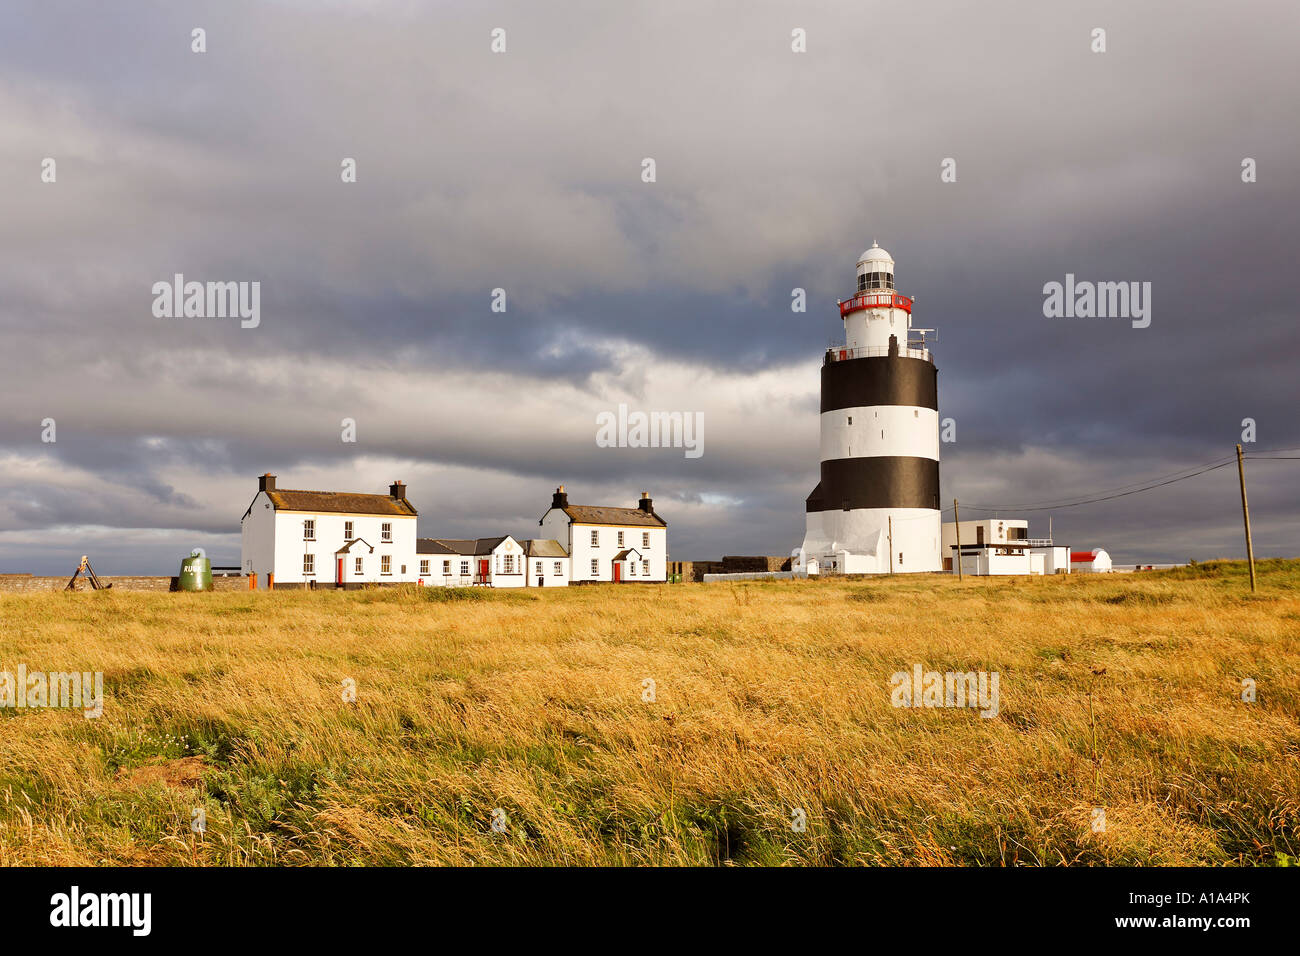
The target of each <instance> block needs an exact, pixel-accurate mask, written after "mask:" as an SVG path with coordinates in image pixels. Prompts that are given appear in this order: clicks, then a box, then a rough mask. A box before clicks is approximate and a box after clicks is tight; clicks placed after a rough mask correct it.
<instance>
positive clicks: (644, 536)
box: [641, 531, 650, 548]
mask: <svg viewBox="0 0 1300 956" xmlns="http://www.w3.org/2000/svg"><path fill="white" fill-rule="evenodd" d="M641 547H642V548H648V547H650V532H649V531H642V532H641Z"/></svg>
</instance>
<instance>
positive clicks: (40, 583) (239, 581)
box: [0, 574, 248, 593]
mask: <svg viewBox="0 0 1300 956" xmlns="http://www.w3.org/2000/svg"><path fill="white" fill-rule="evenodd" d="M70 577H72V575H71V574H61V575H59V576H58V577H51V576H47V575H34V574H0V592H10V593H13V592H24V591H62V590H63V589H64V588H65V587H66V586H67V584H68V578H70ZM99 580H100V583H101V584H111V585H113V589H114V590H122V591H172V590H175V588H176V586H177V581H178V578H177V577H176V576H174V575H173V576H171V577H168V576H167V575H142V574H134V575H133V574H117V575H108V574H101V575H100V576H99ZM90 589H91V588H90V582H89V581H87V580H86V577H85V575H80V576H79V577H78V578H77V584H76V590H78V591H89V590H90ZM212 590H214V591H246V590H248V579H247V578H243V577H230V578H227V577H214V578H213V579H212Z"/></svg>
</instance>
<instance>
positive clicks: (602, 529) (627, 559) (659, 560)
mask: <svg viewBox="0 0 1300 956" xmlns="http://www.w3.org/2000/svg"><path fill="white" fill-rule="evenodd" d="M537 523H538V524H539V525H541V528H542V537H543V538H544V539H545V538H551V539H554V540H555V541H558V542H559V544H560V546H561V547H562V548H564V549H565V550H566V551H567V552H568V554H569V561H570V568H571V570H570V574H571V580H572V581H573V582H574V583H580V582H584V581H613V582H615V583H624V584H630V583H635V582H637V581H647V582H655V581H660V582H662V581H666V580H667V579H668V522H666V521H665V520H664V519H663V518H661V517H659V515H657V514H656V513H655V509H654V501H652V500H651V498H650V495H649V494H648V493H647V492H644V491H643V492H641V500H640V501H638V502H637V506H636V507H635V508H615V507H610V506H607V505H571V504H569V496H568V494H567V493H566V492H565V490H564V485H560V487H558V488H556V489H555V494H554V495H553V496H552V497H551V507H550V508H549V509H547V511H546V514H544V515H542V518H541V520H540V521H538V522H537Z"/></svg>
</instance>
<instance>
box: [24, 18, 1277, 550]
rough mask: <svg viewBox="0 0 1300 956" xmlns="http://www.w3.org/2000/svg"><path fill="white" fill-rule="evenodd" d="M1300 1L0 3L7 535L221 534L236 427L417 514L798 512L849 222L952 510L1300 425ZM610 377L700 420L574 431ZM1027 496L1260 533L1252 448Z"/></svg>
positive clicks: (746, 525)
mask: <svg viewBox="0 0 1300 956" xmlns="http://www.w3.org/2000/svg"><path fill="white" fill-rule="evenodd" d="M196 27H201V28H203V29H205V30H206V45H207V52H205V53H194V52H192V50H191V44H192V39H191V31H192V30H193V29H194V28H196ZM497 27H500V28H503V29H504V30H505V31H506V52H505V53H497V54H494V53H493V52H492V51H491V49H490V44H491V36H490V34H491V31H492V30H493V29H494V28H497ZM1097 27H1100V28H1104V29H1105V31H1106V37H1105V40H1106V51H1105V52H1104V53H1095V52H1093V51H1092V49H1091V47H1092V45H1093V39H1092V31H1093V29H1094V28H1097ZM795 28H801V29H803V30H805V31H806V35H807V52H806V53H795V52H792V50H791V31H792V30H794V29H795ZM1297 36H1300V6H1297V5H1296V4H1294V3H1291V2H1282V0H1276V2H1260V0H1256V2H1244V3H1239V4H1235V5H1233V6H1232V7H1231V9H1230V10H1227V9H1225V8H1224V7H1223V6H1222V4H1220V3H1208V2H1177V3H1172V2H1170V3H1162V4H1157V3H1144V4H1134V3H1131V2H1116V3H1105V2H1089V3H1050V4H1048V3H1042V2H1041V0H1025V2H998V3H994V4H972V3H966V2H942V3H940V2H934V3H928V2H907V3H902V2H895V3H886V2H855V3H849V2H838V3H808V2H799V3H794V2H786V3H753V2H746V3H741V2H739V0H737V2H734V3H709V2H700V0H684V2H680V3H678V2H664V0H657V2H653V3H651V2H626V3H610V2H608V0H599V2H597V0H593V2H570V0H557V2H548V3H545V4H542V3H533V2H520V3H483V2H475V3H468V2H467V3H450V2H444V3H437V4H433V3H430V4H417V3H407V2H387V3H379V2H350V3H345V2H334V3H322V2H319V0H316V2H307V0H301V2H262V3H239V2H231V0H221V2H214V3H184V4H176V3H165V2H157V3H131V2H119V3H113V4H105V3H100V2H90V0H85V2H60V0H39V2H30V3H25V2H9V3H6V4H5V5H4V7H3V8H2V9H0V67H2V69H0V184H2V185H0V189H2V192H0V198H2V202H0V330H2V331H3V342H4V348H3V349H2V350H0V373H2V378H3V383H4V384H3V389H4V393H3V394H4V402H3V413H2V414H0V571H7V572H15V571H33V572H36V573H71V570H72V568H73V567H74V566H75V564H76V561H77V558H78V557H79V556H80V555H81V554H83V553H87V554H89V555H90V556H91V560H92V561H93V562H94V564H95V566H96V569H97V570H98V571H100V573H105V574H116V573H131V572H137V573H175V570H176V567H177V566H178V563H179V561H180V559H181V557H182V556H184V555H186V554H188V553H189V550H190V549H191V548H193V547H199V546H201V547H204V548H206V549H207V551H208V554H209V556H210V557H211V558H212V559H213V562H214V564H222V565H226V564H229V565H233V564H237V563H238V562H239V520H240V516H241V515H242V514H243V512H244V509H245V508H246V507H247V506H248V503H249V502H250V500H251V499H252V497H253V495H254V494H255V493H256V489H257V481H256V476H257V475H258V474H260V473H262V472H265V471H271V472H274V473H276V474H277V475H278V476H279V484H280V486H281V487H286V488H307V489H319V490H344V491H373V492H383V491H385V490H386V489H387V486H388V484H389V482H390V481H392V480H394V479H401V480H404V481H405V482H406V483H407V485H408V488H409V492H408V493H409V497H410V499H411V501H412V503H413V504H414V505H415V506H416V507H417V509H419V511H420V515H421V517H420V533H421V534H422V535H425V536H434V535H436V536H445V537H472V536H488V535H494V534H503V533H513V534H515V535H516V536H531V535H533V534H535V532H536V527H537V524H536V522H537V519H538V518H539V517H540V516H541V514H542V513H543V512H544V511H545V510H546V508H547V507H548V505H549V502H550V495H551V491H552V490H553V488H554V486H555V485H556V484H559V483H561V482H563V483H565V484H566V485H567V486H568V489H569V492H570V500H571V501H573V502H575V503H584V504H613V505H633V504H634V503H635V500H636V498H637V495H638V492H640V491H642V490H648V491H650V493H651V494H652V495H653V497H654V499H655V503H656V507H657V509H658V510H659V511H660V513H661V514H663V516H664V517H665V518H666V519H667V521H668V523H669V528H670V539H669V547H670V551H671V553H672V557H674V558H687V559H689V558H698V559H704V558H717V557H719V556H721V555H723V554H788V553H789V552H790V550H791V549H792V548H794V547H796V546H798V545H799V543H800V542H801V540H802V537H803V528H804V511H803V500H804V497H805V496H806V495H807V494H808V492H809V491H810V490H811V489H812V487H813V486H814V485H815V484H816V482H817V473H818V453H817V435H818V421H817V408H818V405H817V390H818V375H819V367H820V361H821V355H822V352H823V350H824V349H825V348H826V346H827V344H828V343H830V342H831V341H834V340H835V339H836V338H837V337H842V335H843V331H842V325H841V322H840V320H839V316H838V310H837V309H836V306H835V301H836V299H837V298H843V297H847V296H848V295H850V294H852V292H853V289H854V264H855V262H856V260H857V258H858V256H859V254H860V253H861V252H862V250H863V249H864V248H866V247H868V246H870V245H871V243H872V241H873V240H876V241H878V242H879V243H880V245H881V246H883V247H884V248H886V249H888V250H889V252H890V253H891V254H892V255H893V257H894V258H895V260H896V262H897V266H896V270H897V271H896V274H897V283H898V287H899V290H900V291H901V292H904V293H906V294H909V295H914V296H916V298H917V308H916V319H917V320H918V324H919V325H921V326H924V327H926V328H934V329H937V330H938V338H937V340H936V341H935V342H934V354H935V358H936V362H937V364H938V367H939V403H940V415H941V416H942V417H946V418H952V419H953V420H954V421H955V422H956V438H957V440H956V441H955V442H952V443H946V444H944V445H943V446H942V463H941V471H940V473H941V478H942V483H943V497H944V499H945V501H946V502H948V503H949V504H950V503H951V499H952V498H953V497H958V498H960V499H961V500H962V502H963V517H966V516H967V514H969V516H970V517H979V516H983V513H982V512H979V511H977V510H976V507H977V506H992V507H999V508H1002V509H1003V510H1001V511H1000V512H999V514H1002V515H1004V516H1014V515H1015V513H1016V511H1015V509H1016V508H1020V507H1025V506H1028V505H1032V504H1038V503H1045V502H1064V501H1070V500H1075V499H1077V498H1081V497H1086V496H1088V495H1090V494H1093V493H1096V492H1099V491H1106V490H1109V489H1113V488H1116V487H1117V486H1126V485H1132V484H1133V483H1135V482H1139V481H1141V480H1142V479H1144V478H1148V477H1159V476H1162V475H1166V474H1169V473H1172V472H1175V471H1177V470H1178V469H1181V468H1187V467H1190V466H1194V465H1198V464H1201V463H1203V462H1209V461H1212V460H1218V459H1221V458H1224V457H1225V456H1228V455H1231V454H1232V452H1233V447H1232V446H1233V444H1234V443H1235V442H1237V441H1239V440H1241V432H1242V425H1241V422H1242V419H1244V418H1252V419H1254V420H1255V422H1256V423H1257V438H1258V441H1257V443H1256V444H1255V445H1253V446H1252V445H1247V446H1246V447H1247V450H1248V453H1249V452H1250V451H1252V450H1258V453H1260V454H1262V453H1263V450H1264V449H1276V448H1288V447H1292V448H1294V447H1297V446H1300V423H1298V422H1297V414H1296V413H1297V404H1298V402H1297V400H1298V399H1300V375H1298V374H1297V371H1298V369H1297V365H1298V359H1300V348H1297V342H1298V340H1300V333H1297V330H1296V317H1297V315H1296V313H1297V309H1296V305H1295V303H1296V296H1297V289H1296V282H1295V274H1296V260H1297V250H1298V249H1300V243H1298V242H1297V239H1298V238H1300V216H1298V215H1297V210H1298V209H1300V148H1298V147H1300V131H1298V125H1297V123H1296V117H1297V116H1298V115H1300V84H1298V83H1297V82H1296V79H1295V75H1296V74H1295V69H1296V64H1295V52H1294V44H1295V39H1296V37H1297ZM47 157H51V158H53V159H54V160H55V161H56V176H57V178H56V181H55V182H53V183H48V182H43V181H42V178H41V173H42V161H43V160H44V159H45V158H47ZM345 157H351V158H354V159H355V160H356V163H357V182H355V183H344V182H342V178H341V175H340V172H341V166H340V164H341V162H342V161H343V159H344V158H345ZM647 157H650V158H653V159H654V160H655V164H656V175H657V179H656V181H655V182H653V183H646V182H643V181H642V160H643V159H644V158H647ZM949 157H950V158H952V159H954V160H955V161H956V172H957V180H956V182H950V183H945V182H942V181H941V178H940V166H941V163H942V161H943V160H944V159H945V158H949ZM1246 157H1250V158H1253V159H1254V160H1255V161H1256V163H1257V170H1258V181H1257V182H1254V183H1244V182H1243V181H1242V161H1243V159H1244V158H1246ZM175 273H183V274H184V276H185V277H186V279H187V280H198V281H209V280H232V281H249V282H251V281H258V282H260V283H261V322H260V325H259V326H258V327H257V328H248V329H245V328H241V327H240V323H239V322H238V320H235V319H170V318H157V317H155V316H154V314H153V311H152V306H153V301H154V295H153V293H152V291H151V289H152V286H153V284H154V283H155V282H159V281H170V280H171V278H172V276H173V275H174V274H175ZM1067 273H1073V274H1074V275H1075V276H1076V277H1078V279H1080V280H1084V279H1086V280H1093V281H1138V282H1150V283H1151V286H1152V302H1151V324H1150V326H1149V327H1148V328H1144V329H1139V328H1133V327H1132V325H1131V324H1130V322H1128V321H1126V320H1124V319H1099V318H1090V319H1065V318H1046V317H1044V314H1043V298H1044V297H1043V292H1042V289H1043V285H1044V283H1047V282H1051V281H1063V280H1064V278H1065V276H1066V274H1067ZM498 287H500V288H504V289H505V290H506V294H507V311H506V312H504V313H499V312H493V311H492V310H491V303H492V290H493V289H494V288H498ZM796 287H798V288H803V289H806V290H807V297H808V309H807V311H806V312H804V313H797V312H793V311H792V310H791V290H792V289H794V288H796ZM620 402H626V403H627V404H628V405H629V407H630V408H632V409H634V410H635V409H642V410H646V411H650V410H662V411H683V412H702V413H703V414H704V421H705V432H704V446H703V447H704V453H703V455H702V456H701V457H699V458H694V459H691V458H686V457H685V456H684V455H683V453H682V450H681V449H615V448H600V447H597V445H596V442H595V435H596V416H597V415H598V414H599V413H600V412H602V411H607V410H615V409H617V406H618V404H619V403H620ZM47 418H51V419H54V420H55V422H56V441H55V442H53V443H48V442H43V441H42V431H43V429H42V424H41V423H42V421H43V420H44V419H47ZM344 418H352V419H354V420H355V421H356V423H357V426H356V430H357V441H356V442H355V443H347V442H343V441H342V440H341V425H340V423H341V421H342V419H344ZM1293 454H1300V452H1293ZM1247 476H1248V480H1249V491H1250V495H1251V511H1252V516H1253V518H1254V532H1255V542H1256V553H1257V554H1263V555H1289V556H1293V555H1297V554H1300V481H1297V478H1298V477H1300V462H1295V461H1257V462H1249V463H1248V464H1247ZM968 502H969V508H970V511H969V512H967V503H968ZM1050 514H1051V515H1052V520H1053V526H1054V531H1055V534H1056V537H1057V539H1058V540H1059V541H1062V542H1063V543H1068V544H1071V545H1073V546H1074V547H1077V548H1091V547H1098V546H1100V547H1105V548H1107V549H1108V550H1109V551H1110V552H1111V554H1112V556H1113V557H1114V558H1115V560H1116V563H1118V564H1123V563H1133V562H1136V561H1139V560H1140V561H1145V562H1159V561H1185V560H1187V559H1188V558H1198V559H1201V558H1212V557H1216V556H1227V557H1240V556H1242V554H1243V552H1244V546H1243V541H1242V531H1241V514H1240V499H1239V496H1238V490H1237V477H1236V469H1235V466H1234V467H1228V468H1221V469H1219V470H1217V471H1214V472H1211V473H1209V474H1206V475H1204V476H1201V477H1198V478H1193V479H1191V480H1188V481H1184V482H1180V483H1177V484H1173V485H1169V486H1167V487H1164V488H1159V489H1156V490H1154V491H1150V492H1146V493H1144V494H1138V495H1132V496H1128V497H1124V498H1119V499H1115V500H1112V501H1107V502H1103V503H1099V504H1093V505H1087V506H1084V507H1077V508H1068V509H1067V508H1062V509H1057V510H1053V511H1051V512H1050ZM1047 515H1048V512H1034V513H1033V514H1031V515H1029V517H1031V519H1032V523H1031V532H1032V533H1033V534H1035V535H1037V534H1040V533H1041V534H1046V521H1047Z"/></svg>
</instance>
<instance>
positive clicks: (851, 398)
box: [822, 355, 939, 508]
mask: <svg viewBox="0 0 1300 956" xmlns="http://www.w3.org/2000/svg"><path fill="white" fill-rule="evenodd" d="M870 405H914V406H916V407H918V408H932V409H934V410H935V411H938V410H939V372H938V370H937V369H936V368H935V367H934V363H933V362H927V361H926V360H925V359H918V358H910V357H907V356H897V355H881V356H874V357H872V358H856V359H845V360H843V361H838V362H827V363H826V364H825V365H823V366H822V411H823V412H833V411H835V410H836V409H837V408H860V407H865V406H870ZM936 490H937V489H936ZM873 507H874V506H873ZM899 507H902V506H899ZM922 507H926V508H929V507H930V505H923V506H922Z"/></svg>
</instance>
